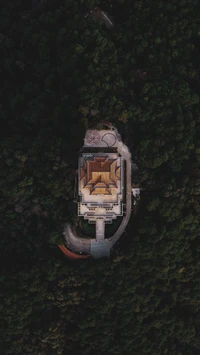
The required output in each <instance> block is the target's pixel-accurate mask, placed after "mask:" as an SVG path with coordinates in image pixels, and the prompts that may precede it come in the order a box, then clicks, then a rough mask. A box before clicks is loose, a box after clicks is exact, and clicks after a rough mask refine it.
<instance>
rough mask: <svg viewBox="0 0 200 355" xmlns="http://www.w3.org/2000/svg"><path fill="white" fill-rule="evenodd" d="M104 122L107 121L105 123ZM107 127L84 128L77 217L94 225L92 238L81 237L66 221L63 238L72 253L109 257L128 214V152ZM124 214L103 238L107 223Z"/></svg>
mask: <svg viewBox="0 0 200 355" xmlns="http://www.w3.org/2000/svg"><path fill="white" fill-rule="evenodd" d="M106 125H107V124H106ZM109 127H110V129H107V130H103V129H102V130H87V132H86V136H85V139H84V145H83V148H82V150H81V152H80V154H79V160H78V172H77V177H78V178H77V180H78V181H77V182H78V183H77V196H78V201H77V202H78V216H79V217H80V218H84V219H85V220H86V221H87V222H88V223H92V224H95V230H96V232H95V236H94V237H93V238H83V237H82V238H81V237H79V236H78V235H76V233H75V231H73V230H72V228H71V226H70V225H69V224H66V226H65V233H64V235H65V239H66V243H67V244H68V245H69V248H70V249H71V250H72V251H73V252H75V253H80V252H82V253H84V254H90V255H91V256H92V257H94V258H101V257H105V256H107V257H109V256H110V249H111V248H112V247H113V245H114V244H115V243H116V242H117V241H118V239H119V238H120V236H121V235H122V233H123V232H124V230H125V228H126V226H127V224H128V221H129V218H130V215H131V201H132V191H131V153H130V151H129V149H128V147H127V146H126V145H125V144H124V143H123V142H122V140H121V136H120V134H119V133H118V131H117V129H116V128H114V127H113V126H112V125H110V126H109ZM120 216H121V217H123V218H122V221H121V223H120V226H119V227H118V229H117V230H116V232H115V233H114V234H113V236H111V237H109V238H105V228H106V224H111V223H113V221H114V220H116V218H118V217H120Z"/></svg>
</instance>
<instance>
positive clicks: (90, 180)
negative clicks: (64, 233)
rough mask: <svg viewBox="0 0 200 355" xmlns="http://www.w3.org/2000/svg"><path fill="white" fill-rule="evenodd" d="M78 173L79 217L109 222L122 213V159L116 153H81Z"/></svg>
mask: <svg viewBox="0 0 200 355" xmlns="http://www.w3.org/2000/svg"><path fill="white" fill-rule="evenodd" d="M78 172H79V176H78V182H79V184H78V192H79V196H80V202H79V204H78V215H79V216H81V217H84V219H87V220H88V221H89V223H95V221H96V219H97V218H103V219H104V221H105V223H111V222H112V220H113V219H116V218H117V216H122V215H123V201H124V193H123V191H124V161H123V158H122V157H120V156H119V154H118V153H100V152H99V153H93V154H88V153H83V154H82V155H81V156H80V158H79V169H78Z"/></svg>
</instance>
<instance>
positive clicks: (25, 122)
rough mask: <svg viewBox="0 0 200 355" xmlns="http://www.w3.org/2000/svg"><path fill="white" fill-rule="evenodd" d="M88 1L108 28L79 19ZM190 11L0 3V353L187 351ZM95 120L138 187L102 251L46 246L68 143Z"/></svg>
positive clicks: (66, 188)
mask: <svg viewBox="0 0 200 355" xmlns="http://www.w3.org/2000/svg"><path fill="white" fill-rule="evenodd" d="M33 3H34V2H33ZM95 6H100V7H101V8H102V9H103V10H104V11H107V12H108V13H109V14H110V15H112V16H113V18H114V23H115V27H114V28H113V29H112V31H109V30H107V29H106V27H105V26H104V25H103V24H100V23H99V22H98V21H96V22H95V21H92V19H91V18H90V17H89V16H88V17H84V15H85V14H86V13H88V12H89V11H90V10H91V8H92V7H95ZM34 7H35V8H34ZM199 11H200V6H199V1H198V0H187V1H186V0H170V1H168V2H167V3H165V2H164V1H159V0H155V1H147V2H144V1H131V0H127V1H124V0H117V1H110V2H108V1H105V0H102V1H101V4H100V1H99V0H90V1H86V0H81V1H76V0H68V1H64V2H60V1H43V2H42V1H41V2H37V5H33V8H31V5H30V3H29V2H24V1H15V2H9V1H7V2H4V5H2V8H1V21H0V47H1V52H2V55H1V58H0V62H1V66H0V70H1V77H2V80H1V87H0V95H1V107H0V108H1V121H2V130H1V131H0V134H1V140H0V164H1V169H0V192H1V194H0V217H1V223H0V234H1V238H0V250H1V259H0V263H1V277H0V324H1V334H0V342H1V351H0V352H1V353H2V354H11V355H13V354H15V355H21V354H33V355H46V354H48V355H49V354H51V355H54V354H55V355H58V354H59V355H65V354H69V355H83V354H97V355H109V354H110V355H114V354H115V355H116V354H119V355H128V354H139V355H143V354H144V355H146V354H150V355H154V354H155V355H159V354H160V355H163V354H171V355H186V354H188V355H196V354H199V353H200V342H199V338H200V334H199V329H200V326H199V314H200V299H199V294H200V286H199V285H200V276H199V270H200V262H199V253H200V239H199V234H200V227H199V225H200V224H199V215H200V169H199V163H200V149H199V133H200V108H199V92H200V87H199V74H200V71H199V60H198V58H199V54H200V53H199V36H200V32H199ZM93 109H94V110H98V111H99V112H98V115H96V116H95V115H94V116H93V115H92V114H91V110H93ZM101 120H105V121H110V122H112V123H113V124H114V125H116V127H117V128H118V129H119V131H120V133H122V136H123V137H124V138H125V140H126V143H127V144H128V145H129V146H130V148H131V151H132V156H133V157H134V160H136V161H137V164H138V166H139V168H140V173H141V187H144V188H145V189H144V190H143V191H142V195H141V200H140V205H139V208H138V211H137V214H136V215H134V213H133V214H132V216H131V219H130V223H129V226H128V228H127V230H126V233H124V234H123V235H122V236H121V239H120V244H119V245H117V246H116V247H115V249H114V251H113V254H112V255H111V258H110V259H109V260H107V259H101V260H92V259H90V260H82V261H81V262H76V261H71V260H68V259H66V258H65V257H64V255H63V254H62V253H61V251H60V250H59V248H58V247H57V244H63V243H64V238H63V226H64V223H65V222H66V221H70V222H71V223H72V224H74V225H77V222H78V219H77V206H76V204H75V203H74V202H73V199H74V180H75V173H76V169H77V158H78V152H79V151H80V148H81V147H82V143H83V138H84V134H85V130H86V129H87V128H90V127H93V126H94V125H95V124H96V123H100V121H101ZM118 222H119V221H117V222H116V223H118ZM77 228H78V227H77ZM115 228H116V225H115V224H113V225H111V226H108V230H107V234H108V235H109V234H110V233H113V231H114V229H115ZM84 229H85V233H86V234H87V233H90V234H92V233H93V230H94V226H89V225H88V224H85V225H84Z"/></svg>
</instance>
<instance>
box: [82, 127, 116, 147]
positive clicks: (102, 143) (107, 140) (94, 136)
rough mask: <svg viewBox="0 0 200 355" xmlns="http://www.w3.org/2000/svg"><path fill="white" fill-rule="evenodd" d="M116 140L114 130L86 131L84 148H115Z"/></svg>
mask: <svg viewBox="0 0 200 355" xmlns="http://www.w3.org/2000/svg"><path fill="white" fill-rule="evenodd" d="M117 146H118V138H117V136H116V133H115V131H114V130H106V129H105V130H101V131H98V130H94V129H88V130H87V133H86V136H85V139H84V147H107V148H108V147H113V148H114V147H117Z"/></svg>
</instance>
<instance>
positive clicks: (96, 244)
mask: <svg viewBox="0 0 200 355" xmlns="http://www.w3.org/2000/svg"><path fill="white" fill-rule="evenodd" d="M110 247H111V245H110V243H109V242H108V241H105V240H104V241H96V240H95V241H91V255H92V256H93V258H95V259H98V258H102V257H105V256H107V257H108V258H109V257H110Z"/></svg>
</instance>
